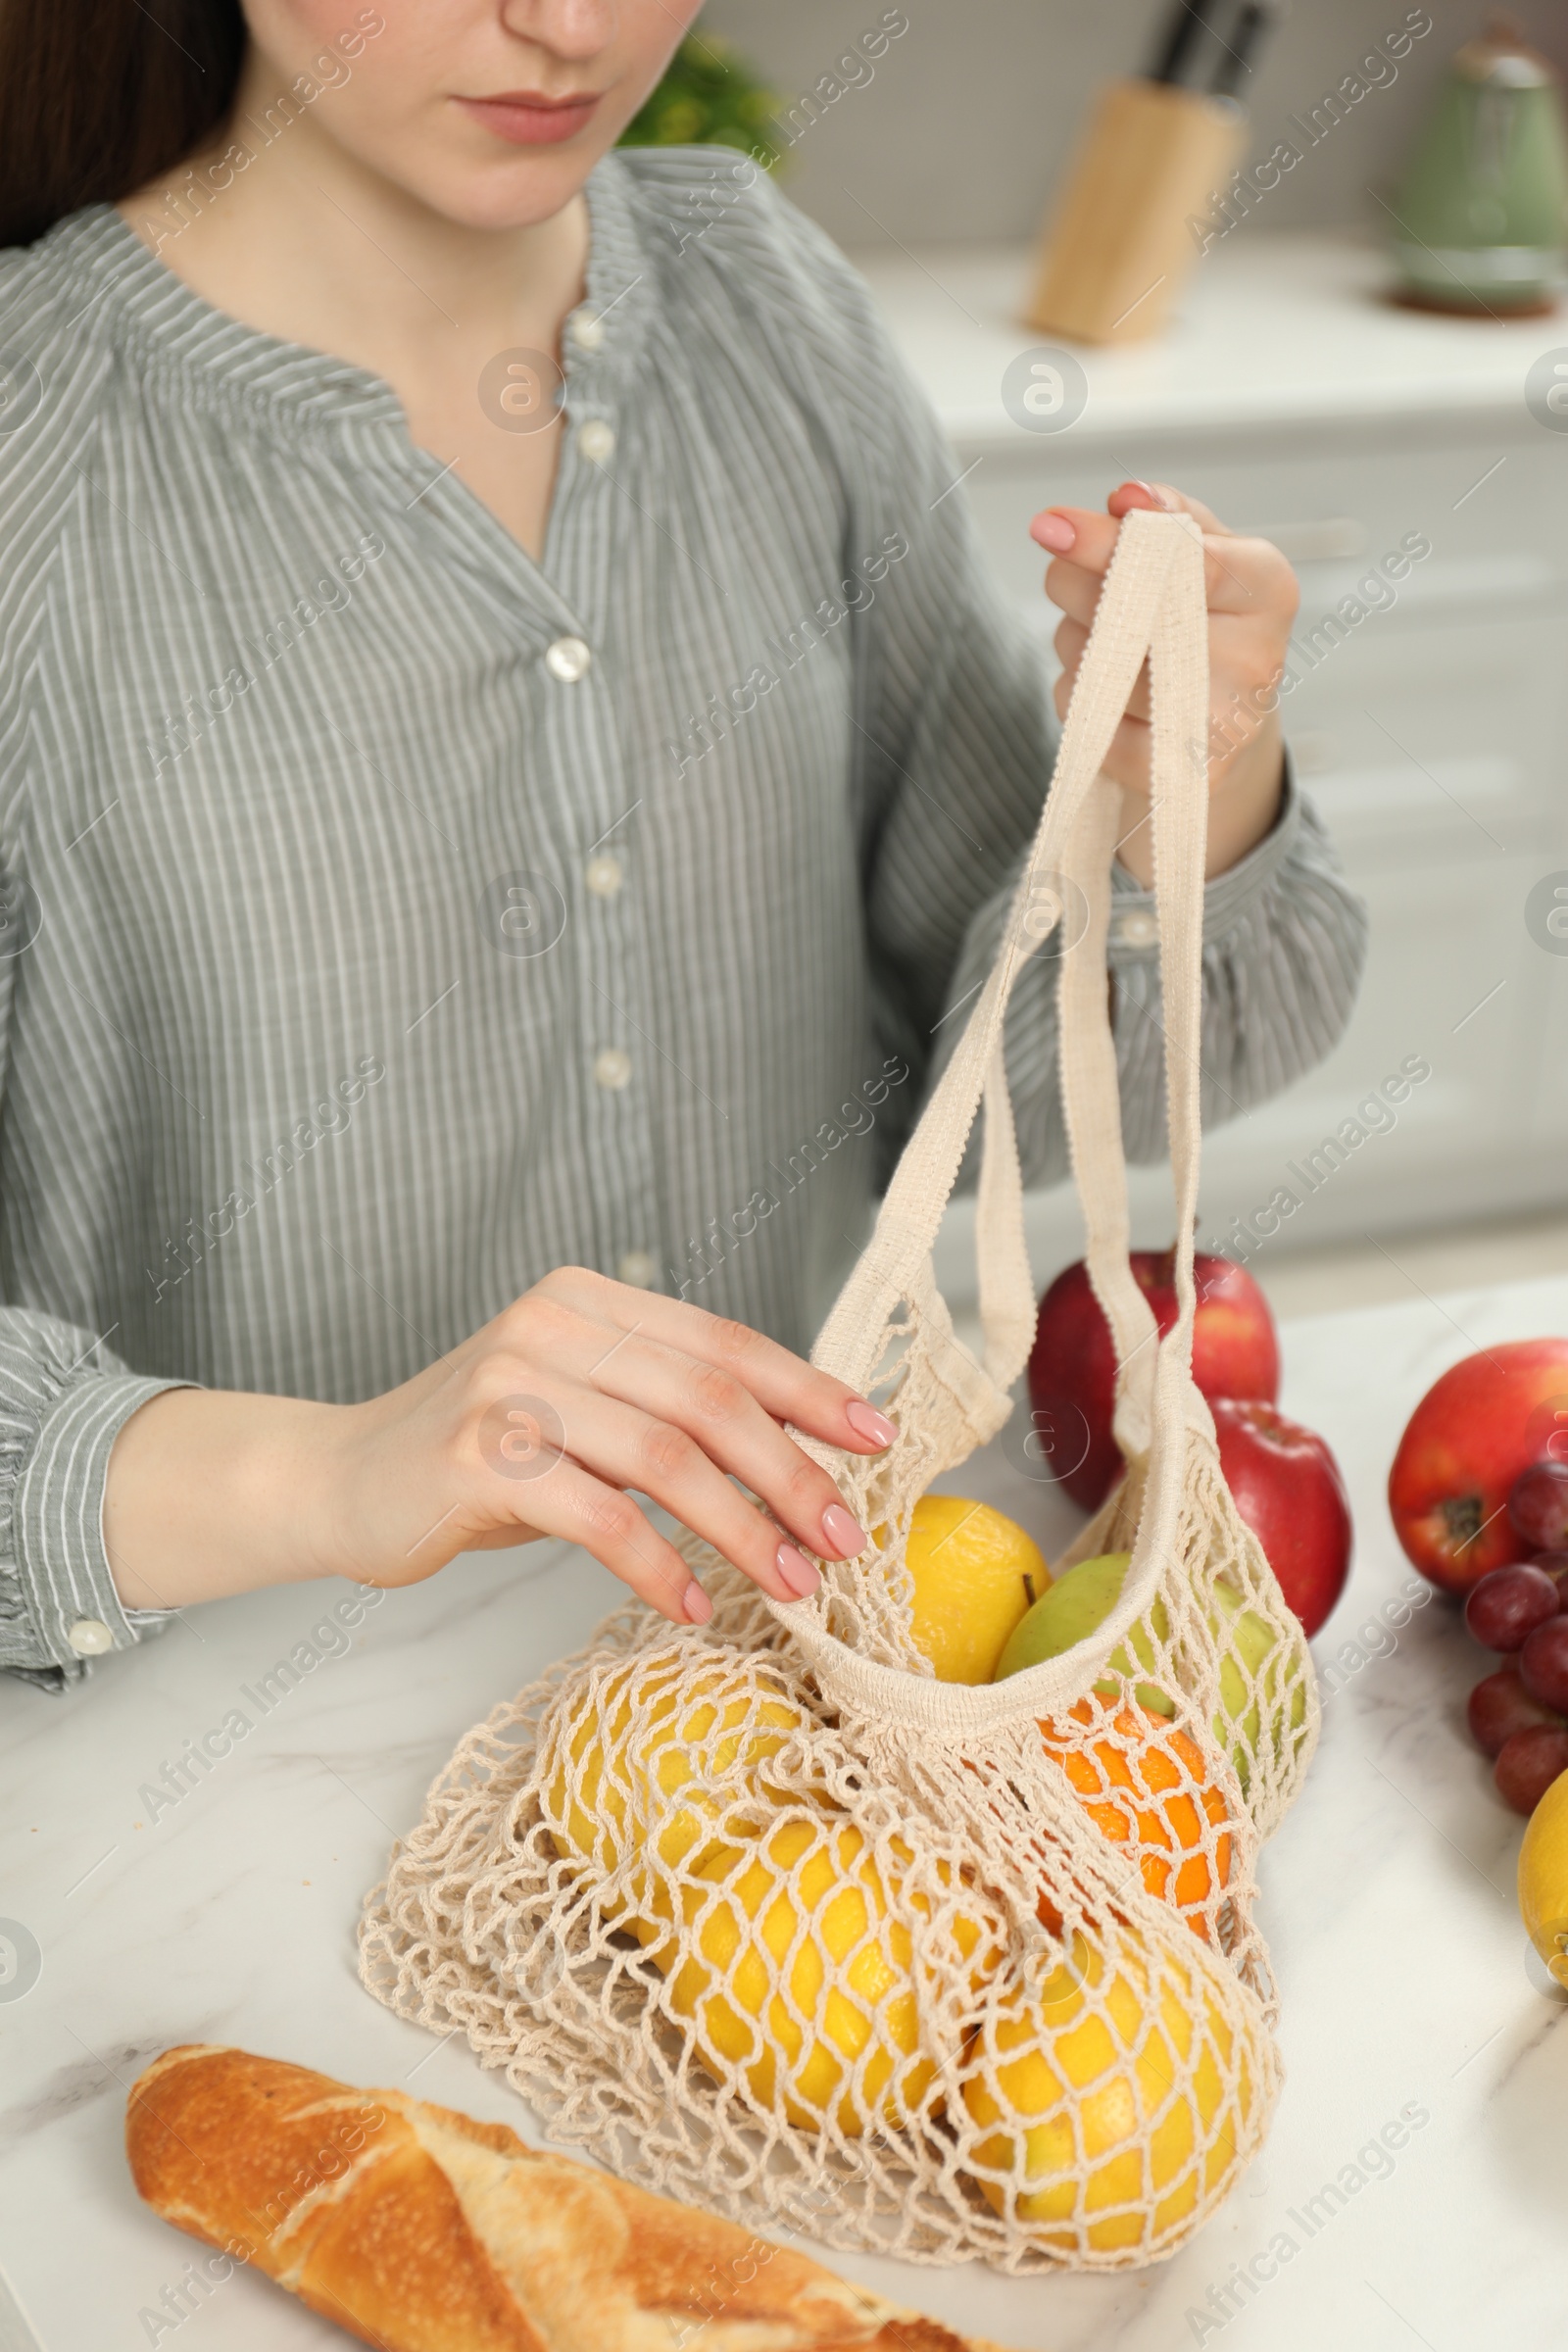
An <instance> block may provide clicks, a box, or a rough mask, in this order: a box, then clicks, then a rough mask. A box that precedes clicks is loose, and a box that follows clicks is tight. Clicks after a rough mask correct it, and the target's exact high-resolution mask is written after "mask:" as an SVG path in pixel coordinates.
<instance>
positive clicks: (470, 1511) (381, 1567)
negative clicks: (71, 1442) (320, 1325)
mask: <svg viewBox="0 0 1568 2352" xmlns="http://www.w3.org/2000/svg"><path fill="white" fill-rule="evenodd" d="M785 1422H793V1423H794V1424H795V1426H796V1427H797V1428H799V1429H801V1430H804V1431H807V1432H809V1434H810V1435H811V1436H812V1437H816V1438H820V1439H822V1440H823V1441H824V1442H825V1443H827V1444H828V1445H830V1446H843V1447H845V1448H846V1449H847V1450H849V1451H851V1452H854V1453H877V1452H880V1451H881V1449H882V1448H883V1446H888V1445H891V1443H892V1441H893V1438H894V1436H895V1434H896V1433H895V1431H894V1429H893V1425H892V1423H891V1422H890V1421H888V1420H887V1419H886V1418H885V1417H884V1416H883V1415H882V1414H881V1413H879V1412H877V1411H876V1410H875V1409H874V1408H873V1407H872V1406H871V1405H869V1404H867V1402H866V1401H865V1399H864V1398H863V1397H857V1396H856V1394H855V1392H854V1390H852V1389H848V1388H846V1387H845V1385H844V1383H843V1382H842V1381H838V1380H832V1379H830V1378H829V1377H828V1376H827V1374H825V1373H822V1372H816V1371H813V1370H812V1368H811V1367H810V1365H809V1364H807V1363H804V1362H803V1361H802V1360H801V1358H800V1357H799V1356H797V1355H792V1354H791V1353H790V1351H789V1349H788V1348H781V1347H779V1346H778V1345H777V1344H776V1343H775V1342H774V1341H772V1340H769V1339H764V1338H763V1336H762V1335H761V1334H760V1332H756V1331H751V1330H748V1329H747V1327H746V1326H745V1325H744V1324H741V1323H729V1322H725V1321H723V1320H722V1319H721V1318H720V1317H718V1316H717V1315H711V1314H709V1313H707V1312H706V1311H705V1310H704V1309H703V1308H701V1307H696V1306H690V1305H687V1304H685V1303H684V1302H683V1301H682V1300H680V1299H664V1298H661V1297H659V1296H658V1295H657V1294H656V1293H653V1292H649V1291H634V1290H629V1289H628V1288H626V1286H625V1285H624V1284H621V1283H617V1282H611V1281H609V1280H607V1279H606V1278H605V1277H604V1276H603V1275H600V1274H593V1273H590V1272H588V1271H587V1270H586V1269H584V1268H582V1267H580V1266H567V1267H564V1268H562V1269H560V1270H559V1271H558V1272H556V1273H554V1274H550V1275H548V1276H546V1278H545V1280H544V1281H543V1282H540V1283H537V1284H535V1286H534V1288H533V1289H532V1290H531V1291H527V1292H525V1293H524V1295H523V1296H522V1298H520V1299H517V1300H516V1301H515V1304H514V1305H512V1306H509V1307H508V1308H507V1309H506V1311H505V1312H504V1313H503V1314H500V1315H498V1316H497V1317H496V1319H495V1321H494V1322H493V1323H489V1324H487V1325H486V1326H485V1328H484V1330H482V1331H480V1332H478V1333H476V1334H475V1336H474V1337H473V1338H472V1339H470V1340H467V1341H466V1342H465V1343H464V1345H463V1346H462V1347H461V1348H455V1349H454V1350H453V1351H452V1353H451V1354H450V1355H447V1356H444V1357H442V1358H441V1359H440V1360H439V1361H438V1362H436V1363H434V1364H432V1365H431V1366H430V1367H429V1369H428V1370H427V1371H424V1372H421V1373H420V1374H419V1375H418V1376H417V1378H416V1379H414V1380H411V1381H407V1382H405V1384H404V1385H403V1387H402V1388H399V1389H394V1390H392V1391H390V1392H389V1394H388V1395H386V1396H384V1397H374V1398H372V1399H371V1400H370V1401H369V1402H368V1403H366V1404H356V1405H320V1404H308V1403H301V1402H299V1401H298V1400H296V1399H294V1398H290V1397H233V1396H225V1395H221V1394H219V1393H209V1392H207V1391H203V1390H175V1391H172V1392H170V1393H169V1394H168V1395H166V1396H162V1397H154V1398H152V1399H151V1401H150V1402H149V1403H147V1404H145V1405H143V1406H142V1407H141V1409H140V1411H139V1412H137V1413H135V1414H133V1415H132V1416H131V1418H130V1419H129V1420H128V1421H127V1422H126V1424H125V1426H124V1428H123V1431H122V1432H121V1435H120V1438H119V1440H118V1442H117V1445H116V1447H115V1451H114V1453H113V1455H112V1456H111V1460H110V1471H109V1484H108V1491H107V1494H106V1497H105V1509H104V1524H105V1533H106V1538H107V1540H108V1543H109V1545H110V1560H111V1565H112V1567H113V1569H114V1574H115V1581H116V1585H117V1587H118V1589H119V1591H120V1594H121V1598H122V1600H123V1601H124V1603H125V1605H126V1606H127V1607H132V1608H134V1607H158V1606H171V1605H177V1604H178V1603H180V1602H182V1601H185V1600H191V1599H201V1598H207V1597H210V1596H212V1595H213V1594H214V1593H219V1592H240V1591H245V1590H247V1589H249V1588H251V1587H253V1586H256V1585H261V1584H272V1583H279V1582H283V1581H286V1580H289V1579H293V1578H303V1577H312V1576H331V1575H337V1576H346V1577H351V1578H353V1579H354V1580H355V1581H356V1582H358V1583H360V1584H371V1585H383V1586H385V1585H407V1584H414V1583H417V1582H418V1581H419V1580H420V1579H421V1578H423V1577H427V1576H430V1575H432V1574H433V1573H434V1571H435V1570H436V1569H437V1568H440V1567H442V1566H444V1564H445V1563H446V1562H447V1561H448V1560H450V1559H451V1558H452V1557H453V1556H454V1555H455V1554H456V1553H458V1552H460V1551H471V1550H476V1549H481V1548H490V1547H495V1546H500V1545H506V1544H525V1543H529V1542H531V1541H532V1540H534V1539H535V1538H537V1537H541V1536H561V1537H564V1538H565V1539H566V1540H567V1541H569V1542H571V1543H574V1544H581V1545H582V1546H583V1548H584V1550H586V1551H590V1552H592V1553H593V1555H594V1557H595V1558H596V1559H597V1560H600V1561H602V1562H603V1564H604V1565H605V1566H606V1567H607V1568H609V1569H610V1570H611V1571H612V1573H613V1575H615V1576H618V1577H619V1578H620V1579H621V1580H622V1582H623V1583H625V1584H627V1585H629V1586H630V1587H631V1589H632V1590H633V1592H635V1593H639V1594H641V1596H642V1597H643V1598H644V1599H645V1600H647V1601H648V1602H649V1603H650V1604H651V1605H652V1606H653V1607H654V1608H656V1609H658V1610H660V1611H661V1612H662V1615H663V1616H665V1617H667V1618H669V1619H670V1621H671V1622H672V1623H674V1624H676V1625H681V1624H687V1623H699V1624H700V1623H701V1622H702V1621H703V1620H704V1619H706V1618H708V1617H710V1616H711V1614H712V1608H711V1602H710V1601H709V1599H708V1596H707V1594H706V1593H704V1592H703V1589H702V1587H701V1585H700V1584H698V1582H697V1581H696V1579H695V1578H694V1577H693V1576H692V1574H691V1571H690V1570H689V1569H688V1567H687V1565H686V1563H685V1561H684V1560H683V1559H682V1558H681V1556H680V1553H679V1552H678V1551H676V1549H675V1547H674V1545H673V1544H670V1543H669V1542H668V1541H667V1540H666V1539H665V1538H664V1537H663V1536H662V1535H660V1534H659V1533H658V1531H657V1530H656V1528H655V1527H654V1525H653V1523H652V1522H651V1521H650V1519H649V1518H648V1517H647V1515H646V1514H645V1512H644V1511H643V1510H642V1509H641V1508H640V1507H639V1506H638V1504H637V1503H636V1502H634V1501H633V1500H632V1498H631V1493H630V1492H629V1490H633V1489H635V1490H636V1491H638V1492H639V1493H642V1494H645V1495H652V1496H653V1498H654V1500H655V1501H656V1502H660V1503H662V1505H663V1506H664V1508H665V1509H666V1510H667V1511H669V1512H670V1513H671V1515H672V1516H673V1517H674V1518H676V1519H678V1520H680V1521H681V1522H682V1524H683V1525H685V1526H687V1527H690V1528H693V1529H695V1531H696V1532H697V1533H698V1534H699V1535H701V1536H705V1537H706V1538H707V1539H708V1541H709V1542H710V1543H711V1544H712V1545H713V1546H714V1548H715V1550H717V1551H719V1552H720V1553H721V1554H722V1555H723V1556H724V1558H726V1559H728V1560H731V1561H733V1562H734V1564H735V1566H736V1567H737V1568H739V1569H741V1570H742V1571H743V1572H744V1573H745V1574H746V1575H747V1576H750V1577H751V1578H752V1579H753V1580H754V1581H755V1582H756V1583H757V1584H758V1585H760V1587H761V1588H762V1590H763V1592H765V1593H771V1594H772V1595H773V1597H774V1598H775V1599H777V1600H784V1601H789V1600H797V1599H800V1598H802V1597H803V1596H804V1595H805V1594H806V1593H810V1592H812V1591H814V1589H815V1587H816V1584H817V1582H818V1578H817V1574H816V1570H815V1569H814V1568H813V1567H812V1566H811V1564H810V1562H809V1559H807V1557H806V1556H805V1551H803V1550H802V1549H801V1548H799V1546H802V1545H804V1546H805V1547H806V1549H809V1550H810V1551H814V1552H815V1553H817V1554H818V1556H819V1557H822V1558H830V1559H847V1558H850V1557H852V1556H853V1555H854V1554H855V1553H856V1552H858V1551H863V1550H864V1548H865V1545H866V1544H867V1542H868V1541H869V1538H868V1537H867V1535H866V1534H865V1531H864V1530H863V1529H862V1528H860V1527H859V1526H858V1524H857V1523H856V1521H855V1520H854V1518H852V1516H851V1514H850V1513H849V1511H848V1510H846V1508H845V1507H844V1504H843V1502H842V1500H841V1499H840V1496H839V1493H838V1490H837V1488H836V1487H835V1486H834V1484H833V1481H832V1480H831V1478H829V1477H828V1475H827V1473H826V1472H825V1471H824V1470H821V1469H819V1468H818V1466H817V1465H816V1463H815V1462H813V1461H812V1460H811V1459H810V1457H809V1455H808V1454H806V1453H804V1452H803V1451H802V1450H801V1448H800V1447H799V1446H797V1445H796V1444H795V1443H794V1441H793V1439H791V1438H790V1437H789V1436H787V1435H786V1433H785V1430H784V1427H783V1424H784V1423H785ZM735 1478H739V1479H742V1480H744V1481H745V1483H746V1485H747V1486H748V1487H749V1488H751V1489H752V1490H753V1492H754V1493H755V1494H756V1495H758V1496H759V1497H760V1501H761V1504H762V1506H763V1507H762V1508H761V1509H759V1508H758V1507H757V1504H756V1503H754V1502H753V1501H751V1500H750V1499H749V1497H748V1496H747V1495H743V1494H742V1493H741V1492H740V1490H739V1488H738V1487H737V1486H736V1485H734V1483H733V1480H734V1479H735ZM769 1513H771V1514H772V1516H771V1517H769V1516H768V1515H767V1514H769ZM775 1522H776V1524H775ZM781 1531H782V1532H781ZM791 1539H794V1540H793V1541H791Z"/></svg>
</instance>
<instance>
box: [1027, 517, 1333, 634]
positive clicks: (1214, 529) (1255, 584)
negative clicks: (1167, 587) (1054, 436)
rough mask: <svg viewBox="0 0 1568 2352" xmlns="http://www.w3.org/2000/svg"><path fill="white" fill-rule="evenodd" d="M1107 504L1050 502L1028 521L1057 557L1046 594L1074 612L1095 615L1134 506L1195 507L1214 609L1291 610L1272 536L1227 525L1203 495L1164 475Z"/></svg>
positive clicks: (1261, 613) (1289, 580)
mask: <svg viewBox="0 0 1568 2352" xmlns="http://www.w3.org/2000/svg"><path fill="white" fill-rule="evenodd" d="M1106 504H1107V506H1108V507H1109V510H1110V512H1109V513H1108V514H1105V515H1100V514H1097V513H1096V512H1095V511H1094V509H1093V508H1089V507H1048V508H1047V509H1046V511H1045V513H1044V514H1042V515H1036V516H1035V518H1034V520H1033V522H1032V523H1031V524H1030V526H1029V529H1030V535H1031V537H1032V538H1033V539H1034V540H1035V541H1036V542H1037V543H1038V544H1039V545H1040V546H1041V547H1044V548H1048V549H1049V550H1050V551H1051V553H1052V554H1053V555H1054V557H1055V558H1056V559H1057V560H1056V562H1055V563H1054V564H1052V565H1051V566H1050V568H1049V570H1048V571H1047V573H1046V594H1047V595H1048V596H1049V597H1050V598H1051V599H1052V601H1053V603H1054V604H1058V605H1060V606H1061V608H1062V610H1063V611H1064V612H1067V613H1071V614H1072V615H1073V617H1074V618H1075V619H1077V620H1081V621H1084V622H1086V623H1087V622H1088V621H1089V620H1091V619H1092V618H1093V615H1094V608H1095V605H1096V604H1097V603H1098V601H1099V595H1100V588H1101V584H1102V582H1103V579H1104V576H1105V573H1106V571H1107V570H1108V569H1109V567H1110V560H1111V557H1112V556H1113V555H1114V554H1115V552H1116V541H1117V538H1118V536H1119V534H1120V529H1121V517H1122V516H1123V515H1127V514H1130V513H1131V512H1132V511H1133V509H1134V508H1138V507H1143V508H1148V507H1154V506H1157V507H1160V508H1162V509H1163V510H1164V511H1165V512H1167V513H1181V514H1186V515H1191V516H1192V517H1193V520H1194V521H1195V522H1196V523H1197V524H1198V527H1199V529H1200V530H1201V532H1202V534H1203V589H1204V601H1205V602H1206V604H1207V606H1208V610H1209V612H1210V613H1230V614H1234V615H1237V616H1239V617H1244V618H1248V619H1255V618H1262V617H1268V616H1272V615H1274V614H1276V613H1281V612H1283V613H1285V614H1286V616H1287V619H1289V618H1290V617H1291V616H1294V613H1295V611H1296V603H1297V596H1298V589H1297V583H1296V575H1295V573H1294V572H1293V571H1292V569H1291V567H1290V564H1288V563H1287V562H1286V560H1285V558H1284V557H1283V556H1282V555H1281V554H1280V552H1279V549H1278V548H1277V547H1275V546H1274V545H1273V544H1272V543H1271V542H1270V541H1269V540H1267V539H1246V538H1241V537H1239V536H1238V535H1237V534H1236V533H1235V532H1234V531H1231V530H1229V529H1228V528H1227V527H1226V525H1225V524H1224V523H1222V522H1221V521H1219V519H1218V518H1217V516H1215V515H1212V514H1211V513H1210V512H1209V510H1208V508H1207V507H1205V506H1204V505H1203V504H1202V502H1201V500H1200V499H1196V498H1188V497H1187V496H1186V495H1185V494H1184V493H1183V492H1181V491H1179V490H1173V489H1171V488H1170V487H1169V486H1168V485H1167V484H1165V483H1153V484H1151V483H1147V482H1124V483H1122V485H1121V487H1120V488H1119V489H1117V490H1114V491H1112V493H1111V495H1110V498H1109V499H1108V500H1107V502H1106Z"/></svg>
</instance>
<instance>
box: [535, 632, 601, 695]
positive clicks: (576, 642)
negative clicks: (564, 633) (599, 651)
mask: <svg viewBox="0 0 1568 2352" xmlns="http://www.w3.org/2000/svg"><path fill="white" fill-rule="evenodd" d="M592 660H593V655H592V654H591V653H590V652H589V651H588V648H587V647H586V646H585V645H584V643H583V641H582V639H581V638H580V637H558V638H557V639H556V642H555V644H554V645H550V646H547V647H546V648H545V667H546V669H548V670H549V672H550V675H551V676H552V677H553V678H559V679H560V680H561V682H562V684H563V685H564V686H575V685H576V683H577V680H578V679H579V678H581V677H585V676H586V675H587V673H588V665H589V663H590V662H592Z"/></svg>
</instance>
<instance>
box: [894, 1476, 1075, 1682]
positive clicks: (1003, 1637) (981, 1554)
mask: <svg viewBox="0 0 1568 2352" xmlns="http://www.w3.org/2000/svg"><path fill="white" fill-rule="evenodd" d="M905 1558H906V1559H907V1561H908V1564H909V1573H910V1575H911V1576H912V1577H913V1578H914V1615H913V1619H912V1622H911V1625H910V1629H909V1630H910V1632H911V1633H912V1635H913V1637H914V1645H915V1647H916V1649H918V1651H919V1652H920V1655H921V1656H922V1657H923V1658H925V1659H928V1660H929V1662H930V1665H931V1669H932V1671H933V1673H934V1674H935V1675H936V1678H937V1680H938V1682H939V1683H989V1682H990V1680H991V1678H992V1676H993V1675H994V1674H995V1672H996V1669H997V1660H998V1659H999V1658H1000V1657H1001V1655H1002V1653H1003V1651H1004V1649H1005V1647H1006V1645H1007V1642H1008V1641H1009V1639H1010V1638H1011V1635H1012V1632H1013V1629H1014V1628H1015V1627H1016V1626H1017V1625H1018V1624H1019V1623H1020V1622H1021V1621H1022V1619H1023V1618H1024V1617H1025V1616H1026V1615H1027V1614H1028V1612H1029V1610H1030V1609H1031V1608H1032V1607H1033V1606H1034V1604H1035V1602H1036V1601H1037V1600H1038V1599H1039V1598H1040V1595H1041V1594H1042V1593H1044V1592H1046V1590H1047V1589H1048V1587H1049V1586H1050V1583H1051V1571H1050V1569H1049V1568H1048V1567H1047V1565H1046V1561H1045V1555H1044V1554H1043V1553H1042V1551H1041V1549H1040V1546H1039V1544H1036V1543H1034V1542H1033V1540H1032V1539H1031V1538H1030V1537H1028V1536H1026V1535H1025V1534H1024V1531H1023V1529H1022V1528H1021V1527H1019V1526H1018V1525H1017V1524H1016V1523H1015V1522H1014V1521H1013V1520H1011V1519H1007V1518H1005V1517H1004V1516H1003V1514H1002V1512H1001V1511H994V1510H992V1508H991V1506H990V1504H989V1503H984V1502H971V1501H970V1500H969V1499H968V1498H967V1497H966V1496H965V1495H921V1497H920V1500H919V1501H918V1502H917V1503H916V1504H915V1506H914V1516H913V1518H912V1519H911V1521H910V1523H909V1541H908V1545H907V1549H906V1551H905Z"/></svg>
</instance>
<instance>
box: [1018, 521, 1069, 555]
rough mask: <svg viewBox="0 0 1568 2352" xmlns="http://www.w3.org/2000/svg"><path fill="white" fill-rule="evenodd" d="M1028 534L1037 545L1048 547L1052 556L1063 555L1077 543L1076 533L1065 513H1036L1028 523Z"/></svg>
mask: <svg viewBox="0 0 1568 2352" xmlns="http://www.w3.org/2000/svg"><path fill="white" fill-rule="evenodd" d="M1029 534H1030V537H1031V538H1032V539H1034V540H1035V541H1036V542H1037V544H1038V545H1039V546H1041V547H1049V548H1050V550H1051V552H1052V554H1053V555H1054V556H1064V555H1066V553H1067V551H1068V550H1069V548H1073V547H1076V546H1077V544H1078V534H1077V532H1076V531H1075V530H1074V529H1073V527H1072V524H1071V523H1070V522H1069V521H1068V520H1067V517H1066V515H1051V514H1046V515H1036V516H1035V518H1034V520H1033V522H1032V523H1031V524H1030V525H1029Z"/></svg>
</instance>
